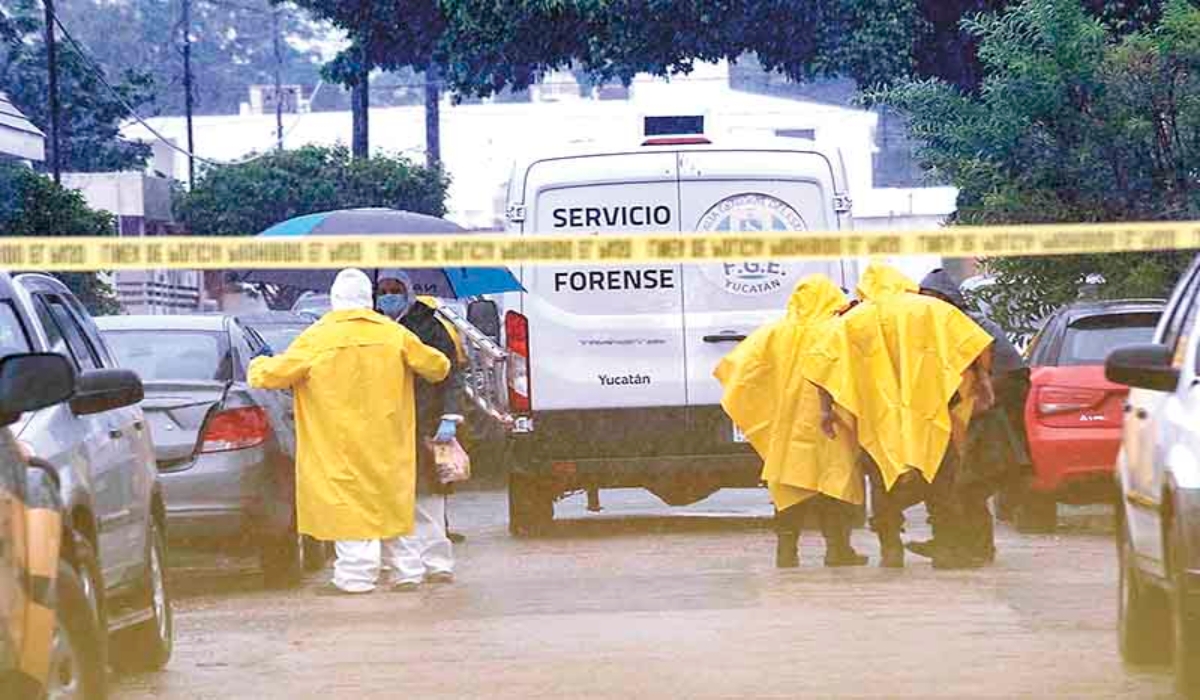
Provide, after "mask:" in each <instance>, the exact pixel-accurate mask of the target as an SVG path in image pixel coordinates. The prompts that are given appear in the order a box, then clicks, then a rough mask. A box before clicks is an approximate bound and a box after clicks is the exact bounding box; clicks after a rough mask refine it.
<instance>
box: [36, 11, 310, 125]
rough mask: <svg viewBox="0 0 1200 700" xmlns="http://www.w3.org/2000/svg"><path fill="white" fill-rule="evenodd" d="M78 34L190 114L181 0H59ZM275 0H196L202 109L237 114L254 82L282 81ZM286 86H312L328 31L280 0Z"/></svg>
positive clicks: (170, 106) (113, 68)
mask: <svg viewBox="0 0 1200 700" xmlns="http://www.w3.org/2000/svg"><path fill="white" fill-rule="evenodd" d="M57 5H58V8H59V13H60V14H61V15H62V17H63V19H64V22H65V23H66V24H67V26H68V28H69V29H70V30H71V31H72V33H73V34H74V35H75V38H76V39H78V40H79V41H80V43H82V44H83V45H84V46H86V47H87V50H88V51H89V53H90V54H91V55H92V56H93V57H94V58H95V59H96V60H97V61H98V62H99V63H100V65H102V66H104V67H105V68H106V69H107V70H109V71H110V72H114V73H121V72H124V71H126V70H130V69H136V70H141V71H146V72H147V73H148V74H149V75H150V76H151V77H152V78H153V80H154V84H155V86H156V95H157V100H156V103H155V106H156V107H157V109H158V111H159V112H160V113H162V114H183V112H184V91H183V54H182V45H183V25H182V15H181V12H180V10H181V5H182V3H181V2H180V0H133V1H131V2H110V1H108V0H59V1H58V3H57ZM274 11H275V6H273V5H272V4H271V3H270V2H268V0H193V2H192V18H191V33H190V36H191V39H192V75H193V87H192V90H193V92H192V94H193V96H194V99H195V105H194V108H195V113H196V114H237V113H238V109H239V105H240V104H241V103H242V102H245V101H246V100H248V99H249V90H248V86H250V85H256V84H257V85H273V84H274V82H275V53H274V26H273V23H272V12H274ZM278 11H279V19H280V33H281V34H282V35H283V36H284V37H285V39H286V40H285V41H284V42H283V44H282V46H281V48H282V54H283V56H282V58H283V61H282V64H283V65H282V71H281V74H282V79H283V83H284V84H285V85H288V84H301V85H312V84H313V83H315V82H316V81H317V79H318V77H319V76H318V74H319V72H320V66H321V56H320V54H319V53H318V52H317V51H316V50H315V48H313V42H314V41H315V40H319V39H323V38H325V35H326V34H328V31H327V29H326V28H322V27H320V26H318V25H316V24H315V23H313V22H311V21H309V20H308V19H307V18H306V17H305V16H304V15H303V14H302V13H299V12H297V11H296V10H295V8H292V7H290V6H288V5H286V4H283V3H281V4H280V5H279V6H278Z"/></svg>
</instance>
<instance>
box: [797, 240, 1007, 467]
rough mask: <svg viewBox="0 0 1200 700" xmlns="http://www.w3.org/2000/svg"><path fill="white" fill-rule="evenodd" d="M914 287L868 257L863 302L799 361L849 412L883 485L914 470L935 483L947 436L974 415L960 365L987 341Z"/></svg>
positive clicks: (973, 357)
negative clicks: (952, 402) (953, 400)
mask: <svg viewBox="0 0 1200 700" xmlns="http://www.w3.org/2000/svg"><path fill="white" fill-rule="evenodd" d="M917 292H918V288H917V285H916V284H915V283H914V282H913V281H912V280H910V279H908V278H907V277H905V276H904V275H903V274H902V273H901V272H899V271H898V270H896V269H895V268H892V267H890V266H887V265H883V264H879V263H872V264H871V265H870V266H869V267H868V268H867V270H866V271H865V272H864V273H863V276H862V279H861V281H860V282H859V285H858V294H859V297H860V298H861V299H862V300H863V303H861V304H859V305H858V306H856V307H855V308H854V309H852V310H851V311H849V312H848V313H846V314H845V315H843V316H841V317H840V319H839V321H838V322H837V323H835V324H832V325H831V326H830V329H829V332H828V333H827V334H826V335H825V337H824V338H822V339H821V341H820V342H819V343H816V344H814V346H813V347H812V348H811V349H809V350H808V351H807V352H806V354H805V358H804V361H803V368H804V373H805V376H807V377H808V378H809V379H811V380H812V381H813V382H815V383H817V384H819V385H820V386H822V387H823V388H825V390H826V391H828V392H829V393H830V394H831V395H832V396H833V399H834V401H835V402H836V403H837V404H838V405H839V406H841V407H842V408H844V409H845V410H847V411H849V412H850V413H852V414H853V415H854V417H855V419H856V421H857V428H858V440H859V443H860V444H861V445H862V447H863V449H864V450H866V451H867V453H868V454H870V456H871V457H872V459H874V460H875V463H876V465H878V467H879V470H880V472H881V473H882V475H883V478H884V481H885V483H886V485H887V488H889V489H890V488H891V487H892V485H893V484H895V482H896V480H897V479H899V478H900V476H901V474H903V473H904V472H906V471H909V470H910V469H916V470H918V471H920V472H921V474H922V475H923V476H924V477H925V479H926V480H928V481H930V482H932V481H933V478H934V477H935V476H936V475H937V471H938V468H939V467H940V466H941V463H942V458H943V457H944V456H945V454H946V449H947V447H948V445H949V444H950V438H951V435H952V433H954V432H957V431H956V428H959V429H961V428H962V427H965V424H966V423H967V422H969V420H970V419H969V417H970V415H971V409H972V406H973V402H974V398H973V393H972V384H971V382H970V380H967V381H966V382H964V376H963V375H964V372H966V371H967V369H968V368H970V366H971V365H972V363H974V362H975V360H976V359H977V358H979V357H980V355H981V354H983V353H984V351H985V350H987V348H988V347H989V346H990V345H991V342H992V338H991V336H990V335H988V334H987V332H985V331H984V330H983V329H982V328H980V327H979V326H978V325H977V324H975V322H974V321H972V320H971V319H970V318H969V317H968V316H967V315H966V314H964V313H963V312H961V311H959V310H958V309H956V308H954V307H953V306H952V305H950V304H947V303H945V302H943V301H939V300H937V299H934V298H932V297H927V296H921V295H919V294H918V293H917ZM960 389H961V391H960ZM955 393H958V394H959V397H960V400H959V402H958V403H957V404H956V406H955V408H954V414H955V415H954V417H953V419H952V416H951V412H950V408H949V403H950V400H951V398H953V397H954V395H955Z"/></svg>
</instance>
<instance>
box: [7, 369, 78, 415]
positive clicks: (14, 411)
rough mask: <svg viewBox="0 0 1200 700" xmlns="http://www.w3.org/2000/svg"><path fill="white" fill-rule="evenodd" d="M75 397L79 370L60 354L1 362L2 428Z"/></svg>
mask: <svg viewBox="0 0 1200 700" xmlns="http://www.w3.org/2000/svg"><path fill="white" fill-rule="evenodd" d="M74 393H75V368H74V367H73V366H72V365H71V363H70V361H68V360H67V358H66V357H63V356H62V355H59V354H57V353H29V354H21V355H9V356H8V357H5V358H4V359H2V360H0V425H11V424H13V423H15V422H17V419H19V418H20V417H21V414H22V413H24V412H26V411H36V410H37V409H39V408H45V407H47V406H53V405H54V404H56V403H62V402H63V401H66V400H67V399H69V398H71V396H72V394H74Z"/></svg>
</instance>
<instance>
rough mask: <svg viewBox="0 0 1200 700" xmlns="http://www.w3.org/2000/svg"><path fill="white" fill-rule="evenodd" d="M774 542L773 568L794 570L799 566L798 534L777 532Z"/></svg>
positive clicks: (791, 531) (783, 531)
mask: <svg viewBox="0 0 1200 700" xmlns="http://www.w3.org/2000/svg"><path fill="white" fill-rule="evenodd" d="M776 535H777V537H778V539H777V540H776V542H775V568H777V569H794V568H796V567H797V566H800V533H799V532H797V531H795V530H779V531H778V532H777V533H776Z"/></svg>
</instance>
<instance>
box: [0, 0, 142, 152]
mask: <svg viewBox="0 0 1200 700" xmlns="http://www.w3.org/2000/svg"><path fill="white" fill-rule="evenodd" d="M39 8H40V4H39V3H35V2H33V0H13V2H12V3H11V4H9V5H8V6H7V8H6V9H5V10H3V17H4V18H3V20H0V90H4V91H5V92H7V93H8V95H9V97H10V98H11V99H12V101H13V104H15V105H16V106H17V108H18V109H20V110H21V111H22V112H24V113H25V115H26V116H27V117H29V120H30V121H32V122H33V123H34V124H36V125H37V126H38V127H40V128H41V129H42V130H43V131H46V130H47V127H48V124H49V121H50V119H49V107H48V100H47V94H48V87H47V71H46V45H45V42H44V41H43V38H42V37H43V35H42V31H43V27H42V19H41V13H40V10H39ZM58 66H59V99H60V101H61V104H62V111H61V121H60V124H61V133H60V140H59V146H60V149H61V155H62V161H61V162H62V167H63V169H64V170H69V171H76V172H102V171H108V170H126V169H134V168H140V167H141V166H142V165H144V164H145V162H146V158H147V157H148V156H149V155H150V147H149V146H147V145H145V144H142V143H137V142H132V141H127V140H125V139H122V138H121V137H120V128H121V124H122V122H123V121H124V120H125V119H126V118H127V117H128V111H127V110H126V108H125V106H124V105H123V104H122V103H121V102H122V100H123V101H125V102H127V103H129V104H130V105H131V106H134V107H145V106H149V105H150V104H151V103H152V102H153V89H152V87H153V84H152V81H151V79H150V77H149V76H148V75H147V74H146V73H142V72H137V71H132V70H131V71H126V72H125V73H123V74H121V77H120V79H114V80H113V82H114V83H115V85H114V87H115V89H116V91H117V93H118V94H119V95H120V99H118V98H117V97H116V96H114V95H113V94H112V92H110V91H109V89H108V88H107V87H105V85H104V84H103V83H102V82H101V80H100V79H99V78H98V77H97V75H96V73H95V72H94V71H93V70H92V68H91V66H90V65H89V64H88V63H87V62H86V61H85V60H84V58H83V57H82V56H80V55H79V54H78V53H77V52H76V51H75V50H74V49H73V48H72V47H71V45H70V44H68V43H66V42H62V43H61V45H60V46H59V51H58Z"/></svg>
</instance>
